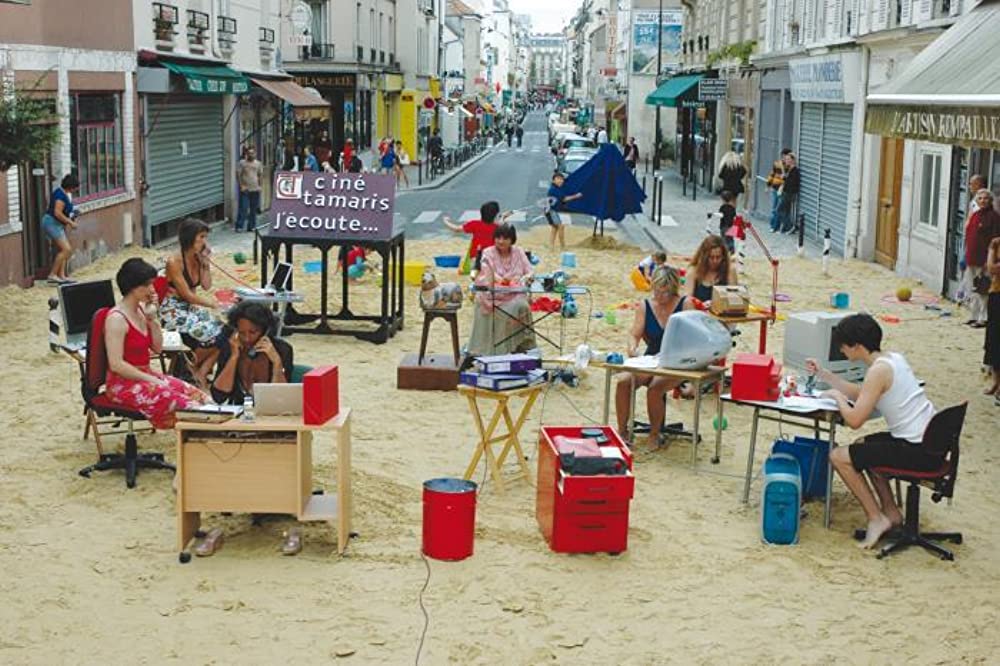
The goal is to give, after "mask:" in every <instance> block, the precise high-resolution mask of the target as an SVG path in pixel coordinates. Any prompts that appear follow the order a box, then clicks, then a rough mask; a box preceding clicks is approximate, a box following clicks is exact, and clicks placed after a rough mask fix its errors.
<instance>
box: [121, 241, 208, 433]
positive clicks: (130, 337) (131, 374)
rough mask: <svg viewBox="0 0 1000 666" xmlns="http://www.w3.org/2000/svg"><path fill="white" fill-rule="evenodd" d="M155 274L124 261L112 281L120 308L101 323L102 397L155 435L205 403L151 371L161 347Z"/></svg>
mask: <svg viewBox="0 0 1000 666" xmlns="http://www.w3.org/2000/svg"><path fill="white" fill-rule="evenodd" d="M155 277H156V269H155V268H153V267H152V266H151V265H149V264H148V263H146V262H145V261H143V260H142V259H139V258H138V257H135V258H132V259H129V260H127V261H126V262H125V263H124V264H122V267H121V268H120V269H119V270H118V274H117V275H116V276H115V281H116V282H117V283H118V289H119V290H120V291H121V293H122V300H121V302H120V303H119V304H118V305H117V306H115V307H114V308H112V310H111V312H109V313H108V317H107V319H106V320H105V322H104V344H105V347H106V348H107V354H108V375H107V378H106V382H105V388H104V391H105V394H106V395H107V396H108V398H109V399H111V400H112V401H113V402H115V403H116V404H119V405H121V406H122V407H127V408H128V409H131V410H134V411H137V412H140V413H142V415H143V416H145V417H146V418H147V419H148V420H149V422H150V423H151V424H152V425H153V427H154V428H157V429H169V428H172V427H174V423H175V422H176V420H177V418H176V416H175V412H177V410H179V409H186V408H189V407H196V406H199V405H202V404H204V403H206V402H209V397H208V395H206V394H205V393H204V392H203V391H200V390H199V389H197V388H195V387H194V386H191V385H190V384H186V383H184V382H182V381H181V380H179V379H177V378H176V377H169V376H167V375H164V374H161V373H159V372H156V371H155V370H153V369H152V368H151V367H150V365H149V357H150V353H151V352H152V353H157V352H159V351H160V349H161V348H162V346H163V331H162V330H161V329H160V323H159V321H158V318H157V313H156V290H155V289H154V288H153V278H155Z"/></svg>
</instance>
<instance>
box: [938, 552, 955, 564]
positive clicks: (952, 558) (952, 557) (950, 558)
mask: <svg viewBox="0 0 1000 666" xmlns="http://www.w3.org/2000/svg"><path fill="white" fill-rule="evenodd" d="M941 559H942V560H944V561H945V562H954V561H955V555H954V554H953V553H948V554H947V555H942V556H941Z"/></svg>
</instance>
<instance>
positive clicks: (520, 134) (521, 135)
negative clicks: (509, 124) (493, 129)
mask: <svg viewBox="0 0 1000 666" xmlns="http://www.w3.org/2000/svg"><path fill="white" fill-rule="evenodd" d="M514 132H515V134H517V147H518V148H520V147H521V141H522V140H523V139H524V127H522V126H521V125H518V126H517V129H516V130H514Z"/></svg>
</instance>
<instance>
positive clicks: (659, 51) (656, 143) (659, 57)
mask: <svg viewBox="0 0 1000 666" xmlns="http://www.w3.org/2000/svg"><path fill="white" fill-rule="evenodd" d="M662 69H663V0H660V12H659V14H657V16H656V79H655V81H656V86H657V87H659V86H660V71H661V70H662ZM659 169H660V104H659V102H657V104H656V130H655V135H654V138H653V173H654V174H655V173H656V172H657V171H659Z"/></svg>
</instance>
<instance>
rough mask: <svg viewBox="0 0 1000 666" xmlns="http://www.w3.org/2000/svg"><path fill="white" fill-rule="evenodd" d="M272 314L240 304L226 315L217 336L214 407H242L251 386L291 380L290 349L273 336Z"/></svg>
mask: <svg viewBox="0 0 1000 666" xmlns="http://www.w3.org/2000/svg"><path fill="white" fill-rule="evenodd" d="M276 325H277V320H276V319H275V316H274V313H273V312H271V310H270V309H269V308H268V307H267V306H266V305H264V304H262V303H259V302H256V301H241V302H240V303H239V304H237V305H236V307H234V308H233V309H232V310H230V311H229V325H228V326H226V327H225V328H224V329H223V334H222V335H221V336H219V343H218V350H219V363H218V369H217V370H216V373H215V380H214V381H213V382H212V398H214V399H215V401H216V402H218V403H220V404H221V403H231V404H234V405H241V404H243V398H244V396H246V395H248V394H252V393H253V385H254V384H255V383H258V382H260V383H271V384H284V383H286V382H289V381H291V379H292V346H291V345H290V344H288V343H287V342H285V341H284V340H282V339H280V338H277V337H275V336H274V331H275V329H276Z"/></svg>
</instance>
